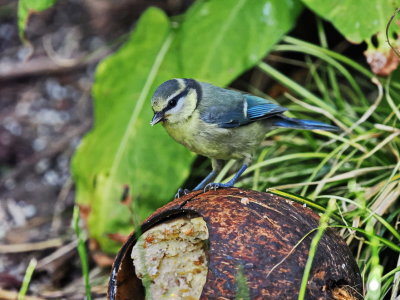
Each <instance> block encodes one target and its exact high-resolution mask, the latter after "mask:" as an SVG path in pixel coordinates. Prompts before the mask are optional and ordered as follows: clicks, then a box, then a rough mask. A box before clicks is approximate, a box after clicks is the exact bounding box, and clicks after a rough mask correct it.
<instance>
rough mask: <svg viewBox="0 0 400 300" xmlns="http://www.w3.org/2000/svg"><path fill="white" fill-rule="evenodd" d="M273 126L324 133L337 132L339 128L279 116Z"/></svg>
mask: <svg viewBox="0 0 400 300" xmlns="http://www.w3.org/2000/svg"><path fill="white" fill-rule="evenodd" d="M272 124H273V126H278V127H286V128H295V129H307V130H314V129H318V130H325V131H339V130H340V129H339V127H336V126H333V125H329V124H325V123H323V122H318V121H312V120H301V119H295V118H288V117H285V116H280V117H279V119H276V120H274V122H273V123H272Z"/></svg>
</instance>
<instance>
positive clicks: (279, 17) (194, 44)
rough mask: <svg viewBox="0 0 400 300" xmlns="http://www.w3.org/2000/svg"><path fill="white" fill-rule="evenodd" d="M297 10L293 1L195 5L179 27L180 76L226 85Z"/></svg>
mask: <svg viewBox="0 0 400 300" xmlns="http://www.w3.org/2000/svg"><path fill="white" fill-rule="evenodd" d="M300 9H301V6H300V3H299V1H295V2H292V1H277V0H274V1H265V0H264V1H247V0H236V1H232V0H230V1H197V2H195V3H194V5H193V7H191V9H190V10H189V11H188V12H187V14H186V15H185V22H184V23H183V24H182V34H181V38H182V41H181V52H180V54H181V57H182V64H183V76H184V77H193V76H196V79H197V80H200V81H208V82H210V81H211V79H212V83H213V84H215V85H219V86H224V85H226V84H227V83H229V82H230V81H232V80H233V79H235V78H236V77H237V76H239V75H240V74H241V73H242V72H243V71H244V70H246V69H248V68H249V67H252V66H254V65H255V64H256V63H257V62H258V61H260V59H262V58H263V57H264V56H265V54H266V53H267V51H268V50H269V49H271V47H272V46H273V45H274V44H276V43H277V42H278V41H279V39H280V38H281V37H282V35H283V34H284V33H286V32H287V31H288V30H289V29H290V28H292V26H293V24H294V21H295V19H296V16H297V15H298V13H299V12H300ZM216 29H217V30H216ZM205 44H206V46H205ZM206 49H207V50H206ZM205 50H206V51H205ZM193 58H194V59H193ZM194 74H195V75H194Z"/></svg>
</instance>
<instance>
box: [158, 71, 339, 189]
mask: <svg viewBox="0 0 400 300" xmlns="http://www.w3.org/2000/svg"><path fill="white" fill-rule="evenodd" d="M151 105H152V108H153V111H154V116H153V119H152V121H151V123H150V124H151V125H155V124H157V123H162V125H163V126H164V128H165V129H166V130H167V132H168V134H169V135H170V136H171V137H172V138H173V139H175V140H176V141H177V142H178V143H180V144H182V145H184V146H185V147H186V148H188V149H189V150H190V151H193V152H195V153H197V154H200V155H203V156H206V157H209V158H210V159H211V164H212V171H211V173H209V174H208V175H207V176H206V177H205V178H204V179H203V180H202V181H201V182H200V183H199V184H198V185H197V186H196V187H195V188H194V190H201V189H205V190H208V189H217V188H222V187H232V186H233V185H234V184H235V182H236V181H237V179H238V178H239V177H240V175H241V174H242V173H243V172H244V171H245V170H246V168H247V167H248V166H249V165H250V163H251V161H252V158H253V153H254V152H255V150H256V149H257V147H258V146H259V145H260V143H261V142H262V141H263V139H264V136H265V133H266V132H267V131H269V130H271V129H273V128H274V127H286V128H294V129H307V130H313V129H319V130H328V131H336V130H338V128H337V127H336V126H332V125H328V124H325V123H322V122H318V121H311V120H300V119H294V118H289V117H286V116H284V115H283V113H284V112H285V111H286V110H287V109H286V108H284V107H282V106H279V105H277V104H275V103H272V102H270V101H268V100H266V99H264V98H260V97H256V96H253V95H249V94H244V93H240V92H237V91H233V90H227V89H224V88H220V87H217V86H214V85H211V84H208V83H204V82H198V81H196V80H193V79H180V78H177V79H171V80H168V81H166V82H164V83H163V84H161V85H160V86H159V87H158V88H157V89H156V91H155V93H154V95H153V97H152V99H151ZM229 159H235V160H238V161H241V162H242V165H241V167H240V169H239V170H238V171H237V173H236V174H235V175H234V176H233V178H232V179H231V180H229V181H228V182H227V183H217V182H211V181H213V180H214V179H215V177H216V175H217V173H218V172H219V171H220V170H221V168H222V166H223V163H224V161H226V160H229ZM187 192H188V190H184V191H183V190H182V189H180V190H179V191H178V193H177V195H176V196H177V197H180V196H181V195H182V194H186V193H187Z"/></svg>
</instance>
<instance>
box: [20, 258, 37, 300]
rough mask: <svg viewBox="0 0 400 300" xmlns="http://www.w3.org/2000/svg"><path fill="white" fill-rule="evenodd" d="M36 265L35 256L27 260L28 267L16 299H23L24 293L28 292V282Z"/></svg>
mask: <svg viewBox="0 0 400 300" xmlns="http://www.w3.org/2000/svg"><path fill="white" fill-rule="evenodd" d="M36 265H37V260H36V258H32V259H31V260H30V261H29V264H28V267H27V268H26V271H25V275H24V279H23V280H22V285H21V288H20V290H19V292H18V300H24V299H25V296H26V293H27V292H28V289H29V284H30V283H31V280H32V275H33V272H34V271H35V268H36Z"/></svg>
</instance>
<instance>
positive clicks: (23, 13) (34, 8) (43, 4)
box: [18, 0, 57, 41]
mask: <svg viewBox="0 0 400 300" xmlns="http://www.w3.org/2000/svg"><path fill="white" fill-rule="evenodd" d="M56 2H57V0H19V2H18V32H19V36H20V38H21V40H23V41H25V36H24V31H25V27H26V24H27V22H28V18H29V15H30V14H31V13H34V12H40V11H43V10H46V9H48V8H50V7H51V6H53V5H54V3H56Z"/></svg>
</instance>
